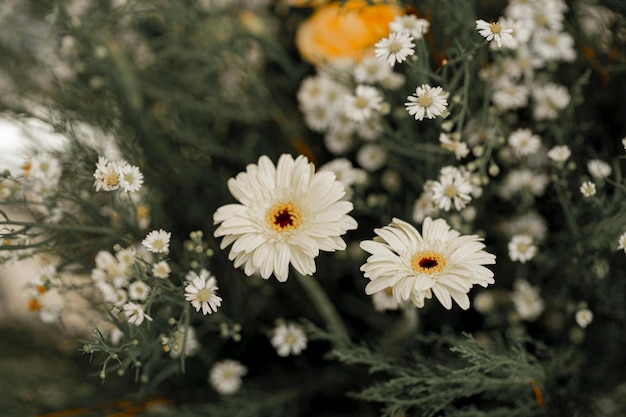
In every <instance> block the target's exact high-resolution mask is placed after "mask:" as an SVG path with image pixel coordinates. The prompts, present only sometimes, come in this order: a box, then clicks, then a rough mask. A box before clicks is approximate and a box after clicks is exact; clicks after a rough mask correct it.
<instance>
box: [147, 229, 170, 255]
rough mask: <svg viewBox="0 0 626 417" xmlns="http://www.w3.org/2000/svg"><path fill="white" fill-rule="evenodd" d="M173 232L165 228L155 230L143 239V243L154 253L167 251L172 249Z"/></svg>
mask: <svg viewBox="0 0 626 417" xmlns="http://www.w3.org/2000/svg"><path fill="white" fill-rule="evenodd" d="M171 237H172V234H171V233H170V232H166V231H165V230H163V229H159V230H153V231H151V232H150V233H148V235H147V236H146V237H145V238H144V240H142V241H141V244H142V245H143V246H144V247H145V248H146V249H148V250H149V251H150V252H152V253H167V252H168V251H169V250H170V238H171Z"/></svg>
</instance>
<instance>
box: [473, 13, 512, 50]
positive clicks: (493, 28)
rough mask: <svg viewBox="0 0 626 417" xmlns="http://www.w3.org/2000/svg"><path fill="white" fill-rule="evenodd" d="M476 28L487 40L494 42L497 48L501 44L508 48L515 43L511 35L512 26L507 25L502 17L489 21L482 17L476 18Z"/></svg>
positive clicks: (500, 46)
mask: <svg viewBox="0 0 626 417" xmlns="http://www.w3.org/2000/svg"><path fill="white" fill-rule="evenodd" d="M476 29H477V30H478V33H480V35H481V36H482V37H484V38H485V39H487V41H488V42H491V41H493V42H495V43H496V45H498V48H502V46H504V47H507V48H510V47H512V46H515V44H516V43H515V39H514V38H513V35H512V33H513V28H510V27H507V25H506V22H505V20H504V19H503V18H500V20H498V21H497V22H491V23H489V22H486V21H484V20H482V19H480V20H477V21H476Z"/></svg>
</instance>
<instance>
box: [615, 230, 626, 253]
mask: <svg viewBox="0 0 626 417" xmlns="http://www.w3.org/2000/svg"><path fill="white" fill-rule="evenodd" d="M617 242H618V243H617V250H623V251H624V253H626V232H624V233H622V235H621V236H620V237H619V239H618V241H617Z"/></svg>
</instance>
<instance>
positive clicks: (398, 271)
mask: <svg viewBox="0 0 626 417" xmlns="http://www.w3.org/2000/svg"><path fill="white" fill-rule="evenodd" d="M374 232H375V233H376V235H378V237H377V238H376V240H366V241H363V242H361V248H362V249H363V250H365V251H366V252H368V253H370V254H371V256H370V257H368V258H367V261H366V263H365V264H364V265H363V266H361V270H362V271H363V273H364V275H365V277H366V278H369V279H370V282H369V283H368V284H367V286H366V287H365V293H366V294H368V295H372V294H374V293H376V292H378V291H383V290H385V289H387V288H389V287H391V288H392V293H393V296H394V298H395V299H396V300H397V301H398V302H402V301H406V300H409V299H410V300H411V301H412V302H413V303H414V304H415V305H416V306H417V307H423V306H424V300H425V299H427V298H431V297H432V293H434V294H435V296H436V297H437V299H438V300H439V302H441V304H442V305H443V306H444V307H445V308H447V309H451V308H452V300H454V301H455V302H456V303H457V304H458V305H459V306H460V307H461V308H462V309H464V310H467V309H468V308H469V305H470V301H469V297H468V296H467V293H468V292H469V290H470V289H471V288H472V286H473V285H474V284H478V285H481V286H483V287H486V286H487V285H488V284H493V283H494V282H495V281H494V279H493V272H492V271H490V270H489V269H487V268H485V267H484V266H483V265H486V264H494V263H495V256H494V255H492V254H490V253H487V252H485V251H484V250H483V249H484V248H485V245H484V244H483V243H482V242H481V240H482V239H481V238H480V237H478V236H476V235H466V236H462V235H461V234H460V233H459V232H457V231H456V230H452V229H451V228H450V226H449V225H448V224H447V223H446V221H445V220H443V219H437V220H432V219H431V218H430V217H426V218H425V219H424V223H423V225H422V233H421V234H420V232H418V231H417V230H416V229H415V227H413V226H412V225H411V224H409V223H407V222H405V221H402V220H399V219H393V220H392V222H391V223H390V224H389V225H387V226H385V227H383V228H382V229H375V230H374Z"/></svg>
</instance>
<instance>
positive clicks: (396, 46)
mask: <svg viewBox="0 0 626 417" xmlns="http://www.w3.org/2000/svg"><path fill="white" fill-rule="evenodd" d="M401 50H402V44H400V42H398V41H394V42H391V43H390V44H389V52H391V53H393V54H396V53H398V52H400V51H401Z"/></svg>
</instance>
